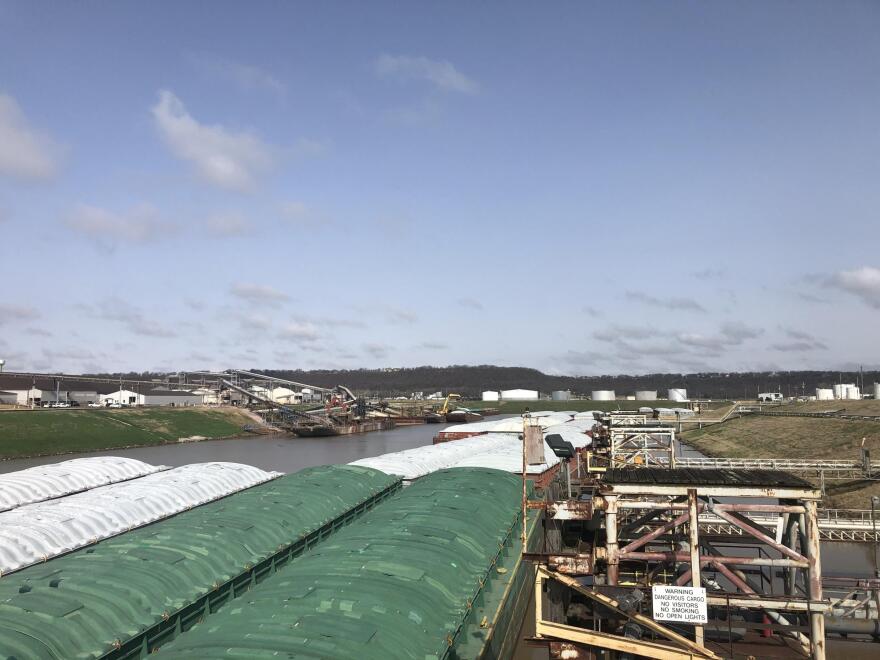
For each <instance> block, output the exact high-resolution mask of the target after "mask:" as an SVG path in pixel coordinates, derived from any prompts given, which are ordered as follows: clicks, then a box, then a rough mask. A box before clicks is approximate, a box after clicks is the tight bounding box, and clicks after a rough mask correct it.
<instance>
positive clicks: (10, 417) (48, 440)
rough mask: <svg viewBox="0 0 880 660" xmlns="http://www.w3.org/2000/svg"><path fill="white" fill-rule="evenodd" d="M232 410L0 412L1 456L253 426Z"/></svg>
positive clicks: (155, 441)
mask: <svg viewBox="0 0 880 660" xmlns="http://www.w3.org/2000/svg"><path fill="white" fill-rule="evenodd" d="M253 423H254V422H253V420H252V419H251V418H250V417H247V416H246V415H244V414H243V413H242V412H241V411H239V410H236V409H234V408H144V409H122V410H92V409H83V410H27V411H24V410H22V411H13V412H0V459H3V458H22V457H25V456H46V455H51V454H66V453H71V452H81V451H98V450H104V449H118V448H121V447H140V446H146V445H161V444H167V443H169V442H177V441H178V439H180V438H186V437H190V436H194V435H199V436H204V437H206V438H221V437H227V436H232V435H238V434H240V433H242V427H243V426H244V425H246V424H253Z"/></svg>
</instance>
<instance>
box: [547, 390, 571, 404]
mask: <svg viewBox="0 0 880 660" xmlns="http://www.w3.org/2000/svg"><path fill="white" fill-rule="evenodd" d="M550 398H551V399H553V401H569V400H570V399H571V392H569V391H568V390H556V391H555V392H551V393H550Z"/></svg>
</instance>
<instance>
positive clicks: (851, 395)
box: [846, 385, 862, 400]
mask: <svg viewBox="0 0 880 660" xmlns="http://www.w3.org/2000/svg"><path fill="white" fill-rule="evenodd" d="M846 398H847V399H853V400H860V399H861V398H862V393H861V391H860V390H859V388H858V387H856V386H855V385H850V386H849V387H847V388H846Z"/></svg>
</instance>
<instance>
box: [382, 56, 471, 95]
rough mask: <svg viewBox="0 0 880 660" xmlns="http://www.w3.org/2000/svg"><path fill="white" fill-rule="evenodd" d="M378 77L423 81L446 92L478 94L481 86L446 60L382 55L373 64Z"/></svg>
mask: <svg viewBox="0 0 880 660" xmlns="http://www.w3.org/2000/svg"><path fill="white" fill-rule="evenodd" d="M373 70H374V71H375V73H376V75H378V76H380V77H382V78H395V79H398V80H421V81H425V82H429V83H431V85H433V86H434V87H435V88H437V89H439V90H441V91H444V92H459V93H462V94H476V93H477V92H478V91H479V90H480V85H479V83H477V81H475V80H473V79H472V78H468V77H467V76H466V75H464V74H463V73H462V72H461V71H459V70H458V69H456V68H455V67H454V66H453V65H452V64H451V63H450V62H447V61H446V60H432V59H428V58H427V57H412V56H408V55H396V56H395V55H387V54H386V55H382V56H381V57H379V58H378V59H376V61H375V62H374V63H373Z"/></svg>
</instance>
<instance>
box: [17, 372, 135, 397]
mask: <svg viewBox="0 0 880 660" xmlns="http://www.w3.org/2000/svg"><path fill="white" fill-rule="evenodd" d="M56 384H57V387H58V389H59V390H62V391H74V392H97V393H98V394H109V393H110V392H114V391H116V390H118V389H119V385H118V384H117V385H114V384H113V383H97V382H91V381H82V380H77V379H76V377H70V378H67V377H58V378H56V377H53V376H37V377H33V376H18V375H15V374H0V389H3V390H13V391H16V390H18V391H20V390H29V389H31V388H32V387H36V388H37V389H38V390H47V391H50V390H54V389H55V387H56Z"/></svg>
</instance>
